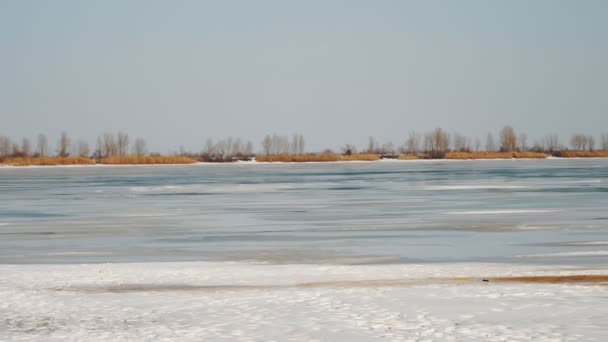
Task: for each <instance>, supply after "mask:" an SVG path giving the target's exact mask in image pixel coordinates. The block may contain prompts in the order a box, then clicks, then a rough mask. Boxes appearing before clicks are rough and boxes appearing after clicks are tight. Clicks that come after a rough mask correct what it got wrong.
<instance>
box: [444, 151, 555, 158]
mask: <svg viewBox="0 0 608 342" xmlns="http://www.w3.org/2000/svg"><path fill="white" fill-rule="evenodd" d="M547 157H548V155H547V154H545V153H539V152H449V153H447V154H446V156H445V159H544V158H547Z"/></svg>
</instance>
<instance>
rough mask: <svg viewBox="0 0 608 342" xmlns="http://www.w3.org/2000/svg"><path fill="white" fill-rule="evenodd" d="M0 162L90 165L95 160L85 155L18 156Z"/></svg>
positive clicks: (37, 164) (21, 164) (5, 163)
mask: <svg viewBox="0 0 608 342" xmlns="http://www.w3.org/2000/svg"><path fill="white" fill-rule="evenodd" d="M0 164H4V165H12V166H53V165H91V164H95V160H94V159H90V158H85V157H42V158H29V157H19V158H8V159H4V160H3V161H2V162H0Z"/></svg>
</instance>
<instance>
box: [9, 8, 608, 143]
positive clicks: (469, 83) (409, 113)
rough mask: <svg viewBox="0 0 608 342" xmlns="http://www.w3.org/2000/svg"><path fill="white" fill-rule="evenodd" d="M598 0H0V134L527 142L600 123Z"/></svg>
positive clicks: (601, 128) (604, 56)
mask: <svg viewBox="0 0 608 342" xmlns="http://www.w3.org/2000/svg"><path fill="white" fill-rule="evenodd" d="M606 14H608V3H606V2H603V1H584V2H566V1H537V2H527V1H510V2H500V3H499V2H487V1H461V2H458V3H451V2H434V1H433V2H429V1H425V2H414V1H407V2H399V1H382V2H375V3H368V2H364V1H349V2H342V1H331V2H326V1H308V2H302V3H287V2H282V1H260V2H255V3H250V2H243V1H222V2H197V1H180V2H163V1H130V2H128V3H124V2H121V1H105V2H100V3H83V2H78V1H54V2H35V1H5V2H2V3H1V4H0V44H1V45H0V52H1V53H2V56H3V57H2V59H1V60H0V74H1V75H2V77H0V104H1V105H0V113H1V114H0V115H1V116H2V118H3V120H2V125H1V126H0V135H4V136H8V137H10V138H11V139H13V140H15V141H21V139H22V137H28V138H30V139H31V140H32V142H34V141H35V139H36V136H37V135H38V134H39V133H44V134H46V135H47V136H48V139H49V142H50V143H52V144H53V145H54V144H55V143H56V141H57V139H58V138H59V135H60V133H61V132H62V131H66V132H67V133H68V134H69V135H70V137H71V138H72V140H73V141H77V140H80V139H85V140H87V141H88V143H89V144H90V145H91V148H93V147H94V144H95V139H96V137H97V136H98V135H100V134H103V133H105V132H114V133H115V132H118V131H124V132H126V133H128V134H129V135H130V136H131V137H132V138H133V139H134V138H136V137H142V138H144V139H145V140H146V142H147V145H148V149H149V150H150V151H154V152H160V153H168V152H172V151H177V150H179V148H180V146H183V147H184V148H185V149H186V150H189V151H192V152H199V151H200V150H201V149H202V148H203V147H204V145H205V141H206V140H207V139H208V138H212V139H215V140H217V139H222V138H227V137H230V136H232V137H235V138H241V139H243V140H244V141H248V140H250V141H252V142H253V144H254V146H255V151H259V150H260V145H261V144H260V143H261V141H262V139H263V137H264V136H265V135H266V134H273V133H277V134H281V135H291V134H294V133H298V134H302V135H304V136H305V138H306V146H307V148H306V149H307V151H311V152H315V151H321V150H323V149H325V148H331V149H334V150H336V151H339V148H340V147H341V146H343V145H345V144H353V145H356V146H357V147H359V148H363V147H365V146H366V144H367V140H368V137H369V136H373V137H376V138H377V139H378V140H379V141H380V142H389V141H390V142H392V143H393V144H394V145H396V146H399V145H402V144H403V143H404V142H405V140H406V139H407V134H408V132H409V131H411V130H415V131H417V132H419V133H421V134H424V132H427V131H430V130H432V129H434V128H435V127H442V128H444V129H445V130H447V131H448V132H450V133H460V134H462V135H465V136H469V137H472V138H474V137H479V138H480V139H481V140H482V141H484V140H485V137H486V135H487V134H488V132H492V133H494V135H495V136H497V135H498V132H499V130H500V129H501V128H502V127H503V126H504V125H511V126H513V127H514V128H515V130H516V131H517V132H518V133H520V132H521V133H526V134H527V135H528V139H529V143H530V144H532V143H533V142H534V141H535V140H538V139H541V138H543V137H544V136H546V135H548V134H558V135H559V137H560V140H561V143H562V144H564V145H569V141H570V137H571V135H572V134H575V133H584V134H589V135H594V136H595V137H596V139H599V137H600V135H601V134H603V133H606V132H608V97H607V96H605V80H606V79H608V67H607V64H606V63H605V61H606V60H608V44H606V42H605V37H604V36H605V32H608V22H607V21H606V20H605V17H606Z"/></svg>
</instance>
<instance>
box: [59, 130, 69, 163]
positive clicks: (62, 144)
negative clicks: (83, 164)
mask: <svg viewBox="0 0 608 342" xmlns="http://www.w3.org/2000/svg"><path fill="white" fill-rule="evenodd" d="M69 149H70V138H69V137H68V134H67V133H66V132H61V136H60V137H59V141H58V142H57V155H59V156H60V157H67V156H69V155H70V152H68V151H69Z"/></svg>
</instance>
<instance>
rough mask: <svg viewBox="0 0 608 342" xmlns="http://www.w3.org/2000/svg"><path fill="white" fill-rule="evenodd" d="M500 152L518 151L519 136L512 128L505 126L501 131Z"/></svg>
mask: <svg viewBox="0 0 608 342" xmlns="http://www.w3.org/2000/svg"><path fill="white" fill-rule="evenodd" d="M500 150H501V151H502V152H512V151H515V150H517V135H516V134H515V130H514V129H513V127H511V126H505V127H503V128H502V130H501V131H500Z"/></svg>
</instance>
